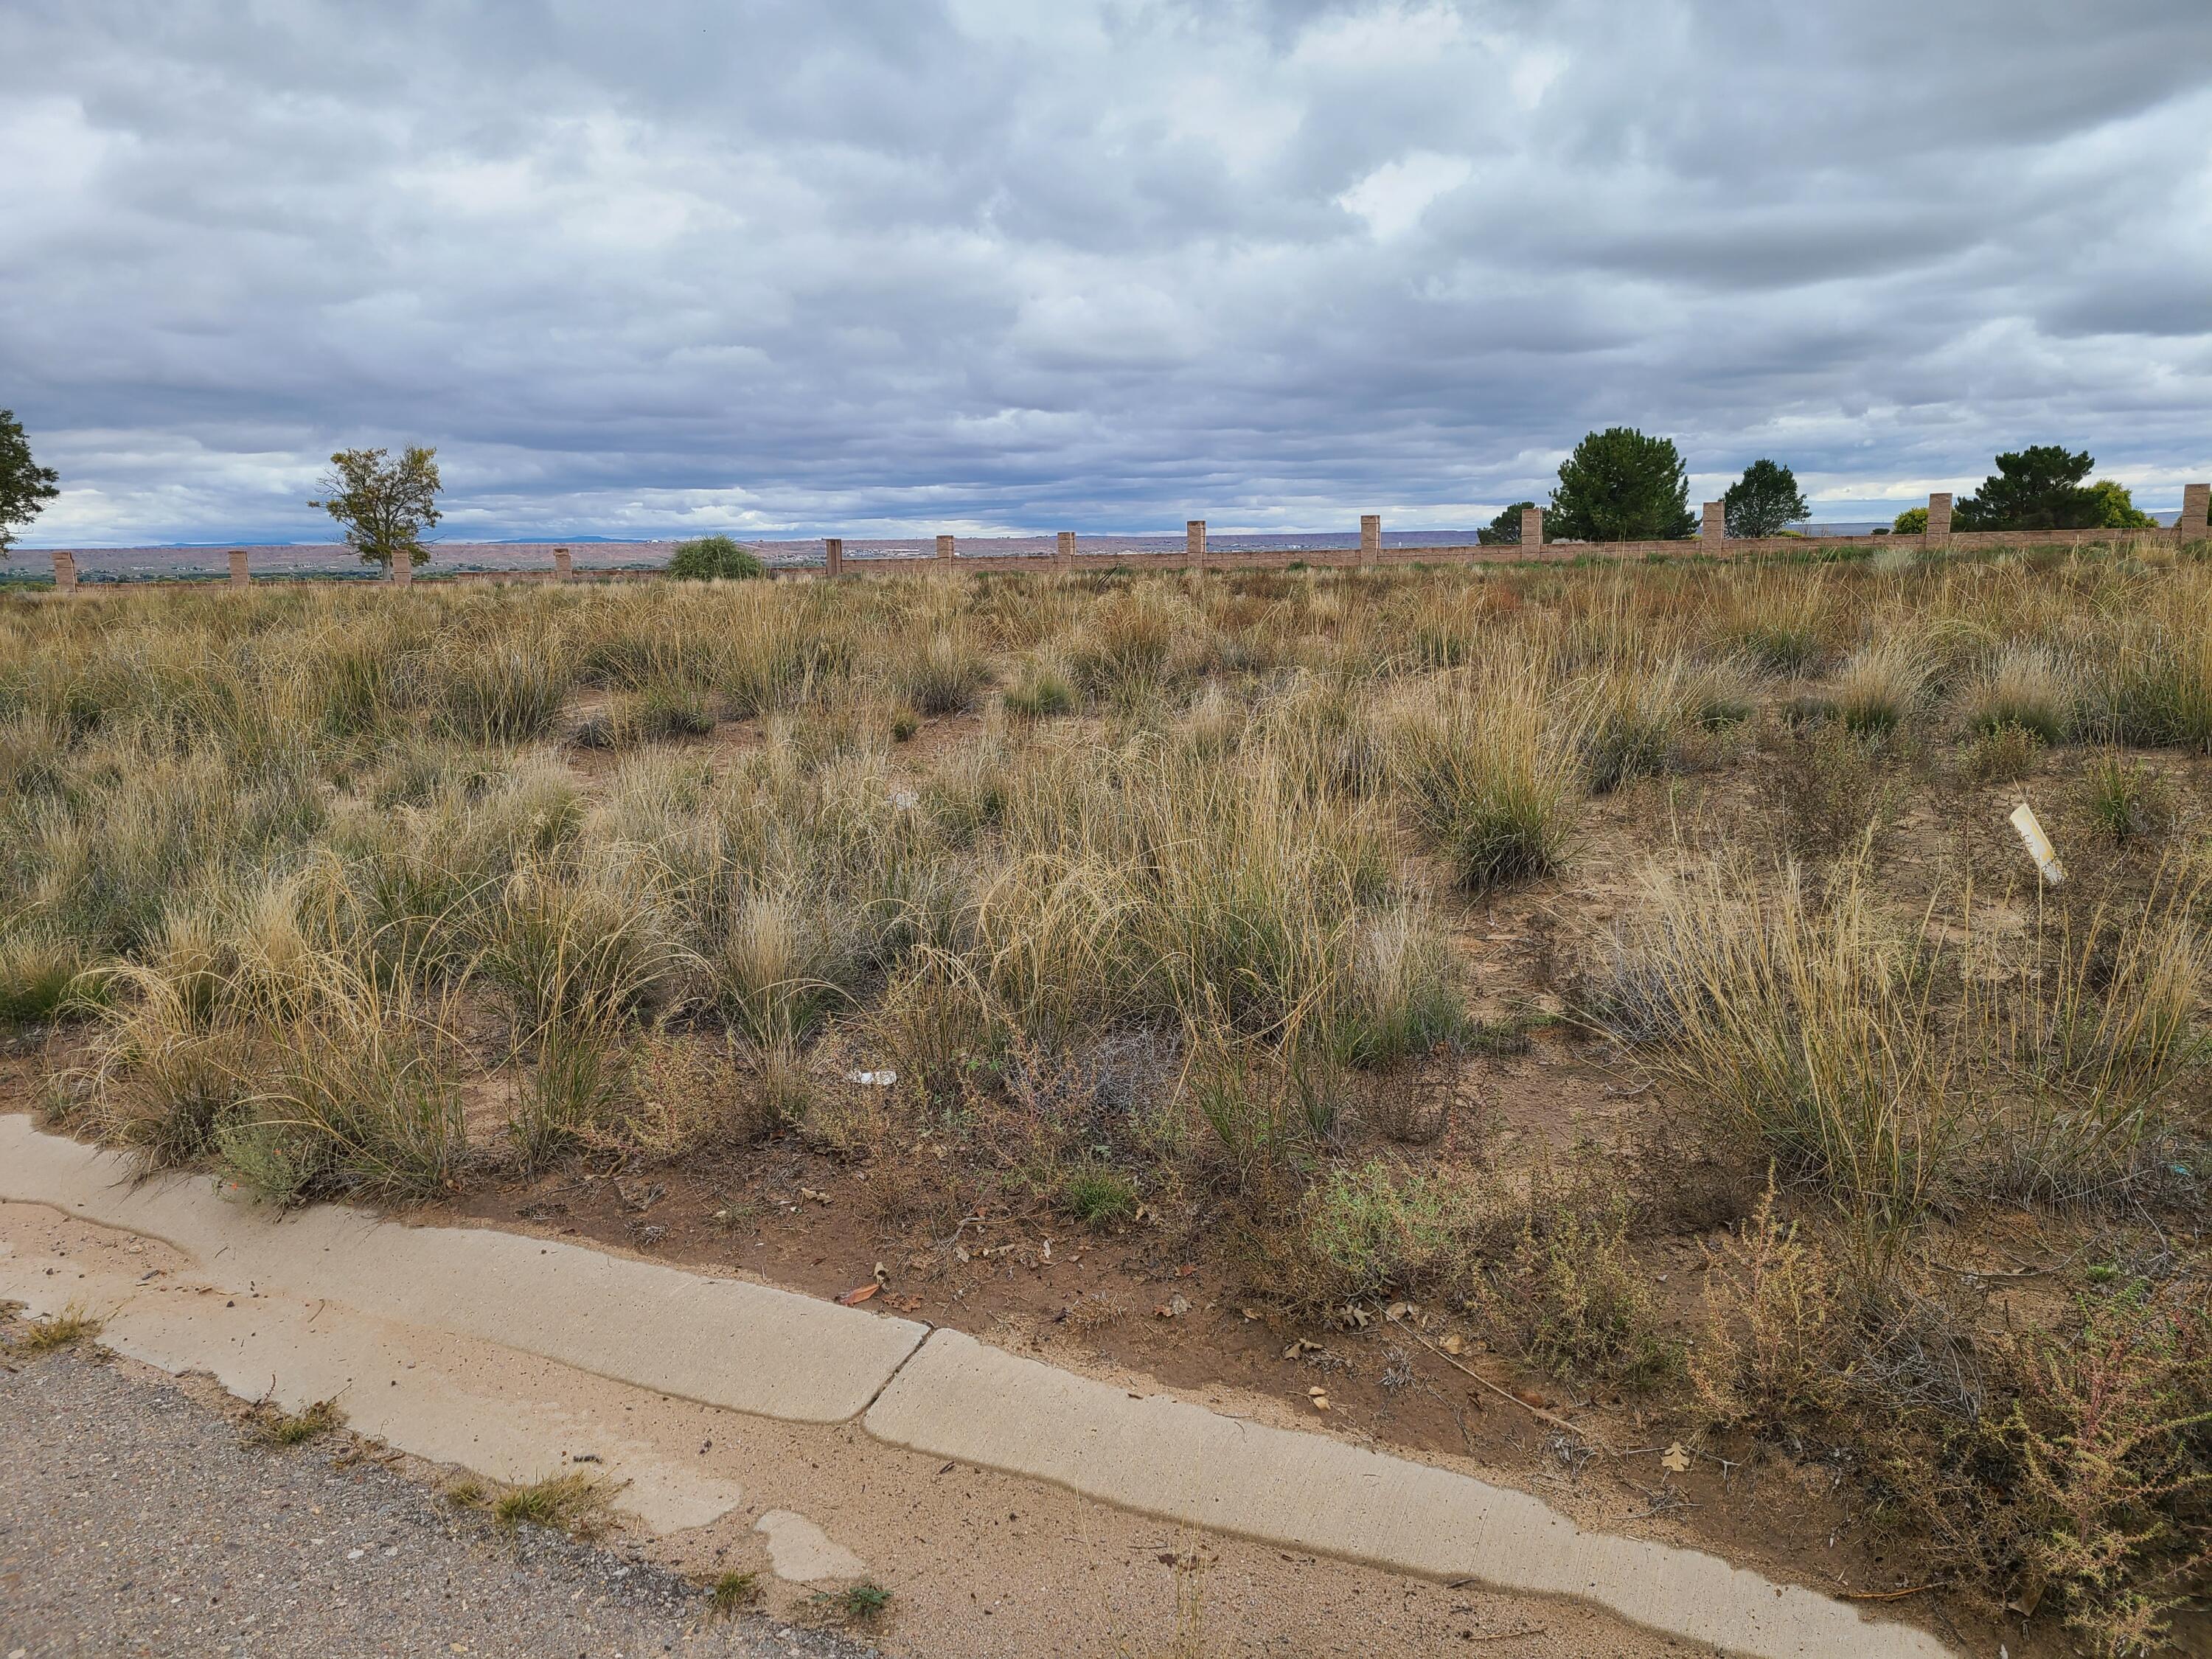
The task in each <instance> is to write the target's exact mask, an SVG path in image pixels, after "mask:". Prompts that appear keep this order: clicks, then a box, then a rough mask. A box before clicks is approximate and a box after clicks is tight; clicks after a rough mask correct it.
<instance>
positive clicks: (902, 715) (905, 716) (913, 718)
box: [891, 706, 921, 743]
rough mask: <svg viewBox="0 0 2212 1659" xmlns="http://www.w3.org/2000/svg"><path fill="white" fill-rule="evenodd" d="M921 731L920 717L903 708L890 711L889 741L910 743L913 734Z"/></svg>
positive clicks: (912, 711) (911, 710)
mask: <svg viewBox="0 0 2212 1659" xmlns="http://www.w3.org/2000/svg"><path fill="white" fill-rule="evenodd" d="M919 731H921V716H920V715H919V714H915V712H914V710H913V709H911V708H905V707H903V706H902V707H900V708H894V709H892V710H891V741H892V742H893V743H911V742H912V741H913V740H914V735H915V732H919Z"/></svg>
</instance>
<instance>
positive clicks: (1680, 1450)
mask: <svg viewBox="0 0 2212 1659" xmlns="http://www.w3.org/2000/svg"><path fill="white" fill-rule="evenodd" d="M1659 1467H1660V1468H1662V1469H1672V1470H1673V1471H1674V1473H1675V1474H1681V1473H1682V1471H1683V1470H1685V1469H1686V1468H1689V1467H1690V1449H1689V1448H1688V1447H1686V1446H1685V1445H1684V1444H1683V1443H1681V1442H1680V1441H1679V1440H1677V1441H1676V1442H1675V1443H1674V1444H1673V1445H1671V1446H1669V1447H1668V1448H1667V1449H1666V1450H1665V1451H1663V1452H1662V1453H1661V1454H1660V1455H1659Z"/></svg>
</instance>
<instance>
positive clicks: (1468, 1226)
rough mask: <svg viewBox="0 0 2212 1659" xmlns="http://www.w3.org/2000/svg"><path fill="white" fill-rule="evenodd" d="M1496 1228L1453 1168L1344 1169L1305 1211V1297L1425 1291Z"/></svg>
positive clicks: (1335, 1299)
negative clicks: (1448, 1169) (1434, 1169)
mask: <svg viewBox="0 0 2212 1659" xmlns="http://www.w3.org/2000/svg"><path fill="white" fill-rule="evenodd" d="M1494 1225H1495V1212H1494V1210H1493V1209H1492V1207H1491V1206H1488V1205H1486V1203H1485V1202H1484V1201H1483V1200H1482V1199H1481V1197H1480V1194H1477V1193H1476V1192H1475V1191H1474V1188H1471V1187H1469V1186H1468V1184H1467V1183H1466V1182H1464V1181H1463V1180H1462V1179H1460V1178H1458V1177H1456V1176H1454V1175H1452V1174H1451V1173H1449V1171H1447V1170H1437V1171H1434V1172H1431V1171H1426V1170H1418V1169H1412V1168H1408V1167H1407V1166H1405V1165H1402V1164H1395V1163H1392V1162H1391V1161H1390V1160H1389V1159H1387V1158H1370V1159H1368V1160H1367V1161H1366V1162H1365V1163H1364V1164H1352V1165H1345V1164H1340V1165H1338V1166H1337V1167H1335V1168H1334V1169H1332V1170H1330V1171H1329V1172H1328V1176H1326V1177H1325V1178H1324V1179H1323V1180H1322V1182H1319V1183H1318V1184H1317V1185H1316V1186H1315V1187H1314V1188H1311V1189H1310V1191H1309V1192H1308V1193H1307V1194H1306V1198H1305V1203H1304V1207H1303V1209H1302V1211H1301V1214H1300V1227H1301V1237H1300V1239H1299V1243H1300V1244H1301V1245H1302V1247H1303V1254H1304V1255H1305V1256H1306V1257H1307V1259H1308V1261H1309V1263H1310V1269H1309V1272H1308V1273H1307V1275H1306V1284H1305V1287H1304V1288H1305V1292H1306V1293H1305V1297H1304V1299H1306V1300H1308V1301H1310V1302H1314V1303H1317V1304H1324V1305H1326V1304H1336V1305H1341V1304H1343V1303H1345V1302H1347V1301H1355V1300H1366V1299H1371V1298H1375V1297H1383V1296H1387V1295H1391V1294H1395V1293H1399V1292H1404V1291H1414V1290H1417V1289H1419V1288H1421V1287H1422V1286H1424V1285H1429V1284H1431V1283H1433V1282H1434V1281H1435V1280H1437V1279H1438V1278H1440V1277H1443V1276H1446V1275H1448V1274H1449V1273H1451V1272H1452V1271H1453V1270H1455V1269H1456V1268H1460V1267H1464V1266H1466V1265H1467V1263H1468V1261H1469V1259H1470V1258H1471V1257H1472V1255H1474V1254H1475V1253H1476V1252H1477V1251H1478V1250H1479V1249H1480V1247H1481V1245H1482V1244H1483V1243H1485V1241H1486V1239H1487V1237H1488V1236H1489V1234H1490V1232H1491V1231H1492V1229H1493V1228H1494Z"/></svg>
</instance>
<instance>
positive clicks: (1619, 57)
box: [0, 0, 2212, 545]
mask: <svg viewBox="0 0 2212 1659" xmlns="http://www.w3.org/2000/svg"><path fill="white" fill-rule="evenodd" d="M0 407H12V408H14V409H15V411H16V413H17V415H18V416H19V417H20V418H21V420H22V421H23V422H25V424H26V426H27V428H29V431H30V433H31V436H32V440H33V446H34V447H35V449H36V451H37V452H38V453H39V455H40V459H43V460H46V461H47V462H49V463H50V464H52V465H56V466H58V467H59V468H60V470H61V471H62V475H63V484H64V495H63V496H62V498H61V499H60V500H59V501H57V502H55V503H54V504H53V505H52V507H50V508H49V510H48V512H47V514H46V517H45V519H43V520H40V523H39V525H38V526H37V533H36V534H35V535H34V536H33V537H28V538H26V541H27V543H28V544H32V545H38V544H48V545H52V544H97V543H110V544H112V543H127V542H140V541H160V540H170V539H177V540H220V539H225V538H240V539H246V538H262V539H266V538H281V537H285V536H289V535H293V534H299V535H302V536H307V537H313V538H325V537H327V536H328V534H329V533H330V526H329V521H328V520H325V519H323V518H322V517H321V515H319V513H314V512H313V511H312V510H311V509H309V508H307V507H306V506H305V505H304V501H305V499H306V498H307V496H308V495H312V494H313V493H314V492H313V483H314V480H315V477H316V476H317V474H318V472H319V470H320V463H321V462H322V460H323V459H324V458H325V456H327V455H328V453H329V452H330V451H331V449H332V448H334V447H339V446H342V445H343V446H351V445H356V444H386V445H394V446H396V445H399V444H403V443H406V442H409V441H416V442H422V443H428V444H434V445H435V446H436V447H437V449H438V453H439V459H440V461H441V465H442V466H443V468H444V473H445V478H446V483H447V494H448V496H449V498H450V499H449V507H450V511H449V513H448V515H447V520H446V523H445V525H444V526H442V529H441V534H443V535H446V536H449V537H477V536H509V535H526V534H532V533H537V532H545V533H550V534H554V535H572V536H574V535H585V534H593V533H597V534H602V535H614V536H620V535H631V534H666V533H671V532H695V531H702V530H709V529H714V530H722V529H727V530H732V531H735V532H738V533H741V534H746V535H769V534H775V533H807V532H815V533H819V532H824V531H831V532H835V531H843V532H847V533H850V534H854V535H867V534H871V533H873V534H896V533H902V532H921V531H928V530H935V529H949V530H955V531H967V532H979V533H980V532H985V531H988V530H991V529H1002V530H1022V531H1045V530H1053V529H1058V528H1063V527H1073V528H1078V529H1083V530H1086V531H1088V530H1127V531H1135V530H1142V529H1152V528H1162V527H1167V528H1174V527H1179V526H1180V525H1181V524H1182V520H1184V519H1185V518H1186V517H1200V516H1202V517H1205V518H1206V519H1208V520H1211V521H1212V523H1213V524H1214V525H1215V526H1217V527H1218V528H1222V529H1227V528H1231V527H1237V526H1248V527H1253V528H1262V529H1265V528H1283V529H1290V528H1312V529H1340V528H1346V527H1349V526H1351V525H1352V523H1353V520H1354V518H1355V515H1356V514H1358V513H1360V512H1363V511H1377V510H1379V511H1382V512H1383V513H1385V514H1386V515H1387V522H1388V523H1389V525H1390V526H1392V527H1394V528H1401V529H1402V528H1414V527H1418V526H1422V525H1425V524H1433V525H1462V526H1463V525H1467V524H1469V523H1473V522H1480V520H1484V519H1486V518H1487V517H1488V516H1489V514H1490V513H1491V512H1492V511H1494V510H1495V509H1496V508H1497V507H1498V506H1500V505H1502V504H1504V503H1505V502H1507V501H1512V500H1514V499H1516V498H1517V497H1521V496H1536V497H1539V498H1541V495H1543V493H1544V491H1545V489H1547V487H1548V485H1549V483H1551V481H1552V479H1553V475H1554V473H1555V471H1556V469H1557V466H1558V464H1559V459H1560V457H1561V456H1562V455H1563V454H1564V453H1565V451H1566V450H1567V449H1568V448H1569V447H1571V445H1572V444H1573V443H1574V441H1576V440H1577V438H1578V437H1580V436H1581V435H1582V434H1583V432H1584V431H1585V430H1586V429H1588V428H1591V427H1595V426H1604V425H1609V424H1613V423H1626V424H1632V425H1637V426H1641V427H1642V428H1644V429H1645V430H1647V431H1651V432H1658V433H1663V434H1666V435H1669V436H1672V437H1674V439H1675V440H1676V441H1678V442H1679V443H1680V445H1681V446H1682V448H1683V452H1684V453H1685V455H1686V458H1687V459H1688V462H1689V465H1690V468H1691V471H1692V502H1693V503H1694V502H1695V501H1698V500H1700V499H1703V498H1705V496H1707V495H1717V494H1718V492H1719V489H1720V488H1721V487H1722V486H1723V484H1724V483H1726V481H1727V480H1728V478H1729V477H1732V476H1733V475H1734V474H1735V472H1736V471H1738V470H1740V469H1741V467H1742V466H1743V465H1744V464H1745V463H1747V461H1750V460H1751V459H1754V458H1755V457H1758V456H1761V455H1771V456H1774V457H1775V458H1777V459H1780V460H1783V461H1784V462H1786V463H1788V464H1790V465H1793V466H1794V467H1795V468H1796V471H1797V474H1798V477H1799V478H1800V479H1801V481H1802V482H1803V483H1805V484H1806V486H1807V488H1808V494H1810V495H1812V496H1813V497H1814V505H1815V514H1816V516H1820V517H1830V518H1835V517H1851V516H1865V513H1864V512H1863V509H1861V508H1858V507H1857V506H1856V505H1855V504H1858V503H1863V502H1865V501H1870V500H1885V499H1886V500H1889V501H1893V502H1895V503H1897V504H1903V503H1904V502H1905V501H1910V500H1911V499H1914V498H1917V497H1921V496H1924V495H1925V493H1926V491H1928V490H1929V489H1944V488H1958V489H1969V488H1972V485H1973V484H1974V483H1976V482H1977V481H1978V479H1979V478H1980V477H1981V476H1982V475H1983V474H1984V472H1986V471H1989V459H1990V455H1991V453H1993V452H1994V451H1996V450H1997V449H1999V448H2011V447H2018V446H2020V445H2022V444H2027V443H2031V442H2037V441H2057V442H2062V443H2064V444H2066V445H2068V446H2069V447H2087V448H2089V449H2091V450H2093V452H2094V453H2095V454H2096V455H2097V457H2098V459H2099V462H2100V468H2099V471H2100V473H2101V474H2104V475H2106V476H2110V477H2117V478H2119V479H2121V480H2123V481H2124V482H2125V483H2130V485H2132V486H2133V487H2134V488H2135V489H2136V499H2137V501H2138V503H2139V504H2141V505H2144V506H2148V507H2172V506H2174V505H2177V504H2178V503H2179V496H2180V486H2181V484H2182V483H2184V482H2185V481H2188V480H2194V479H2200V478H2207V477H2212V0H2096V3H2090V0H1790V3H1777V0H1698V3H1685V0H1676V3H1669V0H1500V3H1479V0H1466V3H1459V4H1449V3H1445V4H1419V3H1413V4H1370V3H1364V0H1352V3H1328V0H1277V3H1260V0H1246V3H1227V0H1214V3H1195V0H1190V3H1170V0H1109V3H1090V0H784V3H779V0H698V3H675V0H662V3H654V0H636V3H632V4H628V5H622V6H615V5H609V4H605V3H599V0H484V3H478V4H475V5H469V4H464V3H458V0H455V3H428V0H423V3H409V0H379V3H377V4H375V5H368V4H359V3H354V4H316V3H311V0H259V3H253V0H137V3H132V0H97V3H94V0H4V3H0Z"/></svg>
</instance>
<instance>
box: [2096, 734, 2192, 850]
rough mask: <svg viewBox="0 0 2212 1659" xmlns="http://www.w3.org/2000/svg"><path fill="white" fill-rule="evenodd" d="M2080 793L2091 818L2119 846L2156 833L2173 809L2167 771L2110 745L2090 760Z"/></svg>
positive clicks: (2164, 823)
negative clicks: (2163, 771)
mask: <svg viewBox="0 0 2212 1659" xmlns="http://www.w3.org/2000/svg"><path fill="white" fill-rule="evenodd" d="M2081 794H2082V804H2083V805H2085V806H2086V807H2087V810H2088V813H2089V817H2090V819H2091V820H2092V821H2093V823H2095V824H2096V825H2097V827H2098V828H2100V829H2102V830H2103V831H2104V832H2105V833H2106V835H2108V836H2111V837H2112V841H2113V842H2114V843H2115V844H2116V845H2120V846H2124V845H2126V844H2127V843H2129V842H2136V841H2141V840H2143V839H2145V838H2147V837H2149V836H2154V835H2156V834H2157V833H2158V831H2159V830H2160V829H2162V828H2164V827H2165V825H2166V822H2167V820H2168V819H2169V818H2170V817H2171V816H2172V810H2173V791H2172V785H2171V784H2170V783H2169V782H2168V781H2167V780H2166V775H2165V774H2164V773H2162V772H2160V771H2159V770H2158V769H2156V768H2154V767H2152V766H2149V765H2147V764H2145V763H2143V762H2142V760H2140V759H2137V758H2136V757H2133V756H2130V755H2123V754H2121V753H2120V752H2119V751H2118V750H2114V749H2110V748H2107V749H2104V750H2100V751H2099V753H2098V755H2097V757H2096V759H2095V760H2093V761H2092V762H2091V763H2090V764H2089V770H2088V773H2087V776H2086V777H2085V778H2084V779H2083V780H2082V788H2081Z"/></svg>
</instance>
